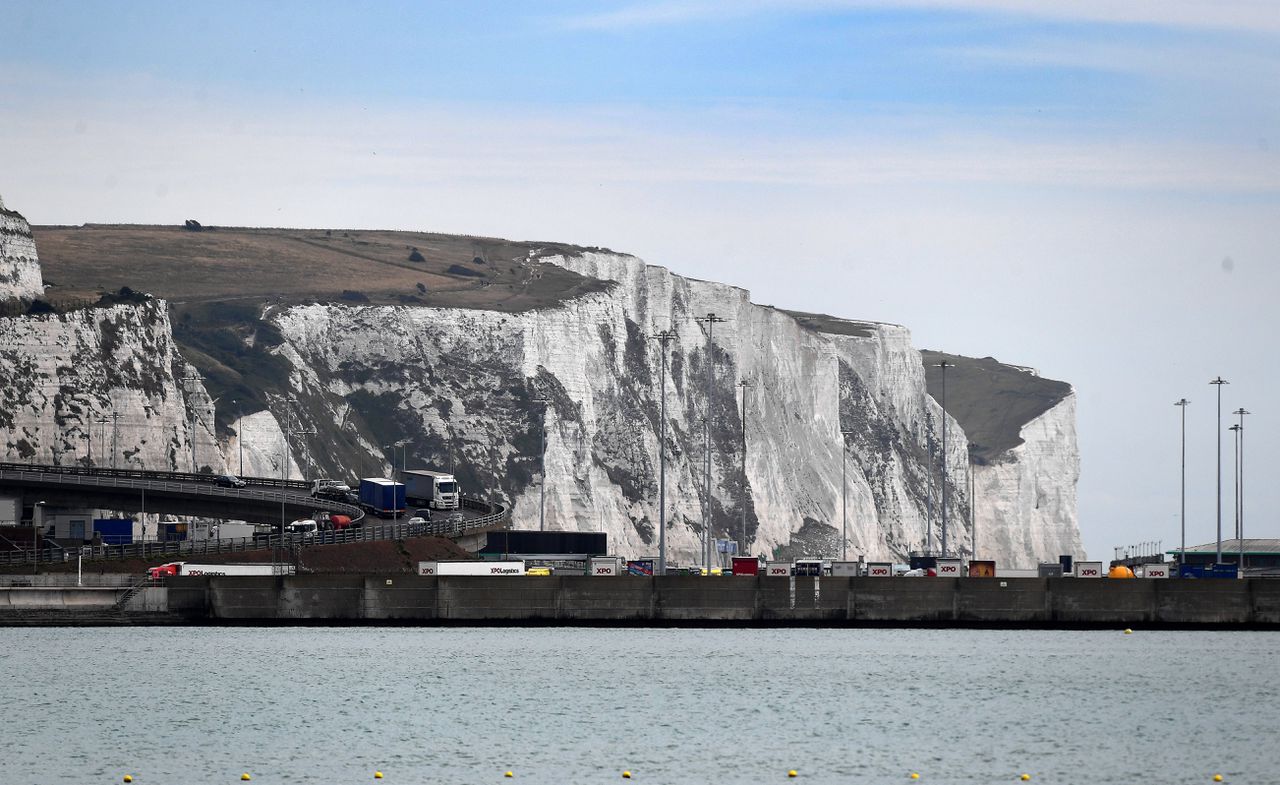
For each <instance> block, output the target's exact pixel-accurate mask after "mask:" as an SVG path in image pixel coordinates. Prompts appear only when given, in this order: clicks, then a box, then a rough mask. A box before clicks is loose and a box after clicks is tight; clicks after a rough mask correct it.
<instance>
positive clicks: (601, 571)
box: [587, 556, 622, 578]
mask: <svg viewBox="0 0 1280 785" xmlns="http://www.w3.org/2000/svg"><path fill="white" fill-rule="evenodd" d="M587 574H588V575H598V576H601V577H610V578H616V577H617V576H619V575H621V574H622V559H621V558H620V557H618V556H593V557H592V558H591V560H590V561H588V562H587Z"/></svg>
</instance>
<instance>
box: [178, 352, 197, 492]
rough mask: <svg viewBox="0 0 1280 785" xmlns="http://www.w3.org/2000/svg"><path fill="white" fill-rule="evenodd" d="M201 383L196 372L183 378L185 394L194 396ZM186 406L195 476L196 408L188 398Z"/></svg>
mask: <svg viewBox="0 0 1280 785" xmlns="http://www.w3.org/2000/svg"><path fill="white" fill-rule="evenodd" d="M199 382H200V377H199V376H197V375H196V373H195V371H194V370H193V371H192V372H191V374H190V375H188V376H184V377H182V390H183V392H185V393H187V395H188V396H194V395H195V391H196V387H195V385H196V384H198V383H199ZM186 404H187V421H188V422H189V423H190V426H189V427H190V430H189V431H188V433H190V434H191V473H192V474H195V473H196V407H195V406H194V405H193V404H192V402H191V400H190V397H188V399H187V401H186Z"/></svg>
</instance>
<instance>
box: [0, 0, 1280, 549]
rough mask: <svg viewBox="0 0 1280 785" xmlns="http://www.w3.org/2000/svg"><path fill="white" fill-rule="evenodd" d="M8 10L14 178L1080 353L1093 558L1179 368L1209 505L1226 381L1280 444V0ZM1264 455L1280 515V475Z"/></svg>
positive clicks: (49, 213)
mask: <svg viewBox="0 0 1280 785" xmlns="http://www.w3.org/2000/svg"><path fill="white" fill-rule="evenodd" d="M4 20H5V24H4V26H3V27H0V146H3V147H5V148H7V149H10V150H14V149H17V150H21V151H22V154H21V155H18V156H14V157H11V158H9V159H7V160H6V163H5V165H4V167H3V169H0V194H3V196H4V197H5V198H6V200H7V201H8V203H9V204H10V205H11V206H13V207H16V208H17V209H20V210H22V211H23V212H24V213H25V214H26V215H28V217H30V218H31V220H33V221H34V222H38V223H79V222H85V221H104V222H106V221H128V222H160V223H175V222H177V221H180V220H182V219H184V218H187V217H192V216H197V217H199V218H200V219H201V220H204V221H206V222H211V223H220V224H240V225H287V226H344V227H350V226H356V227H381V228H404V229H423V230H437V231H457V232H468V233H477V234H492V235H500V236H507V237H519V238H543V239H553V240H563V241H568V242H578V243H582V244H588V245H604V246H608V247H612V248H615V249H618V250H625V251H629V252H632V253H635V254H637V255H639V256H642V257H644V258H645V259H646V260H648V261H651V262H654V263H657V264H663V265H667V266H669V267H671V268H672V269H674V270H676V271H678V272H681V273H684V274H688V275H691V276H694V277H700V278H712V279H718V280H723V281H727V282H731V283H735V284H738V285H741V286H744V287H746V288H748V289H751V290H752V291H754V292H756V299H757V301H761V302H768V303H771V304H776V305H780V306H785V307H792V308H800V309H806V310H815V311H825V312H829V313H835V314H838V315H843V316H850V317H856V318H871V319H881V320H885V321H892V322H896V323H902V324H905V325H907V326H909V327H911V328H912V330H913V332H914V334H915V337H916V342H917V344H918V345H921V346H926V347H930V348H939V349H945V350H949V351H956V352H961V353H965V354H973V355H979V356H981V355H993V356H996V357H998V358H1000V359H1003V360H1006V361H1009V362H1014V363H1018V364H1025V365H1032V366H1036V367H1039V368H1040V369H1041V370H1042V372H1043V373H1044V374H1045V375H1047V376H1052V377H1055V378H1061V379H1065V380H1067V381H1070V382H1072V383H1073V384H1074V385H1075V386H1076V388H1077V390H1078V391H1079V394H1080V441H1081V447H1082V451H1083V476H1082V480H1081V486H1080V503H1081V527H1082V530H1083V531H1084V534H1085V539H1086V545H1087V546H1088V548H1089V549H1090V551H1091V552H1092V553H1093V555H1095V556H1099V557H1106V556H1109V554H1110V548H1111V547H1112V546H1114V545H1123V544H1126V543H1130V542H1135V541H1139V540H1152V539H1159V538H1162V537H1163V538H1164V539H1165V540H1166V542H1172V540H1173V539H1174V537H1173V529H1172V523H1171V515H1172V514H1173V513H1176V510H1177V498H1176V491H1177V484H1176V479H1177V478H1176V472H1177V463H1176V448H1177V444H1176V437H1177V430H1176V414H1177V411H1176V409H1175V408H1174V407H1173V406H1172V402H1173V401H1174V400H1177V399H1178V398H1180V397H1182V396H1184V395H1185V396H1187V397H1189V398H1191V399H1192V400H1193V402H1194V403H1193V407H1192V411H1191V412H1189V413H1188V415H1189V423H1188V427H1189V435H1190V437H1191V441H1190V442H1189V449H1190V450H1191V459H1190V465H1189V472H1190V480H1191V483H1190V493H1191V499H1190V501H1189V514H1190V515H1191V517H1192V519H1193V524H1192V525H1193V532H1198V533H1197V534H1195V535H1194V536H1193V537H1192V539H1194V540H1195V541H1197V542H1199V541H1203V540H1205V539H1208V538H1209V536H1210V535H1211V531H1210V529H1208V528H1206V521H1211V520H1212V515H1213V510H1212V503H1213V499H1212V487H1213V486H1212V480H1213V477H1212V471H1213V466H1212V464H1211V463H1207V462H1206V461H1207V460H1209V459H1208V458H1206V456H1210V455H1211V451H1212V447H1213V438H1214V423H1213V422H1212V421H1211V420H1210V419H1209V417H1208V415H1209V412H1210V409H1209V406H1208V405H1207V404H1208V403H1209V395H1210V392H1211V391H1210V390H1209V388H1208V387H1207V386H1206V383H1207V381H1208V379H1210V378H1212V377H1214V376H1216V375H1218V374H1222V375H1223V376H1225V377H1227V378H1229V379H1231V380H1232V381H1233V385H1232V387H1231V388H1229V392H1228V393H1227V395H1228V397H1227V399H1226V400H1227V401H1228V402H1229V403H1230V405H1229V406H1227V407H1226V409H1227V410H1228V411H1229V410H1231V409H1234V408H1236V407H1237V406H1239V405H1245V406H1246V408H1249V409H1251V410H1253V411H1254V412H1256V413H1255V415H1253V417H1252V418H1251V419H1250V421H1249V423H1247V425H1248V426H1250V427H1251V429H1252V430H1251V431H1250V432H1249V433H1250V434H1252V435H1254V437H1255V438H1253V439H1251V440H1250V441H1249V444H1250V449H1251V454H1250V457H1249V466H1251V467H1253V472H1254V473H1253V474H1252V476H1255V477H1264V476H1266V473H1267V472H1268V471H1269V470H1274V469H1276V468H1277V466H1278V464H1280V447H1277V446H1276V445H1275V444H1274V443H1273V442H1272V440H1270V439H1268V438H1267V437H1266V434H1269V433H1270V434H1274V433H1275V431H1276V425H1277V423H1278V422H1280V421H1278V420H1277V419H1276V417H1275V416H1274V414H1273V413H1270V412H1267V410H1266V402H1267V401H1268V400H1274V399H1276V397H1277V396H1276V394H1275V393H1276V389H1277V383H1278V382H1280V372H1277V371H1275V370H1272V369H1271V368H1270V367H1268V366H1267V364H1266V362H1265V361H1260V360H1261V358H1265V357H1266V356H1267V354H1268V350H1269V349H1270V348H1271V343H1270V339H1271V337H1272V336H1274V335H1276V334H1278V333H1280V321H1278V320H1277V317H1276V316H1275V313H1274V309H1273V307H1272V305H1271V299H1272V298H1273V297H1274V295H1275V293H1276V292H1277V291H1280V272H1278V271H1280V264H1277V263H1278V262H1280V259H1278V258H1277V255H1278V253H1280V251H1278V250H1277V249H1280V242H1278V241H1280V10H1277V9H1276V7H1275V5H1274V4H1273V3H1270V2H1262V1H1261V0H1227V1H1226V2H1216V3H1215V2H1199V1H1198V0H1164V1H1163V2H1149V1H1148V0H1107V1H1106V2H1104V1H1103V0H1077V2H1073V3H1070V4H1065V3H1051V2H1031V1H1030V0H796V1H795V2H780V1H779V0H739V2H716V1H714V0H704V1H700V0H683V1H677V2H665V3H651V4H632V3H581V2H564V3H539V4H531V3H518V2H509V3H501V2H470V3H436V4H426V3H402V4H393V3H367V4H362V5H348V4H336V3H305V4H304V3H227V2H222V3H216V4H201V3H191V4H172V3H137V2H135V3H93V2H87V3H56V2H38V3H36V2H31V3H27V2H16V1H15V0H10V1H9V2H7V3H6V4H5V6H4ZM1202 402H1203V403H1204V404H1205V405H1204V406H1202V405H1201V404H1202ZM1227 471H1228V480H1229V479H1230V478H1229V472H1230V466H1229V465H1228V467H1227ZM1251 487H1252V489H1253V490H1251V491H1250V495H1249V505H1250V507H1251V509H1254V510H1256V511H1257V512H1256V513H1255V514H1254V515H1252V516H1250V520H1251V521H1252V522H1254V523H1255V524H1256V525H1257V526H1259V527H1263V526H1269V527H1270V528H1269V529H1268V530H1266V533H1268V534H1270V535H1271V536H1280V527H1277V525H1276V523H1275V521H1274V517H1273V516H1271V517H1269V516H1270V513H1269V511H1270V510H1274V509H1276V508H1277V506H1280V491H1277V490H1274V489H1272V488H1270V487H1267V486H1266V485H1265V484H1264V483H1261V482H1259V483H1254V484H1253V485H1252V486H1251ZM1228 509H1229V507H1228ZM1260 533H1261V532H1260Z"/></svg>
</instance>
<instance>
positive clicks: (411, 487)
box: [401, 469, 462, 510]
mask: <svg viewBox="0 0 1280 785" xmlns="http://www.w3.org/2000/svg"><path fill="white" fill-rule="evenodd" d="M401 474H403V475H404V478H403V479H404V495H405V498H406V499H411V500H413V501H415V502H418V503H420V504H425V505H427V507H428V508H430V509H433V510H456V509H458V507H459V506H460V505H461V504H462V494H461V493H460V492H459V490H458V480H457V478H456V477H454V476H453V475H452V474H448V473H446V472H433V471H430V470H428V469H409V470H408V471H405V472H401Z"/></svg>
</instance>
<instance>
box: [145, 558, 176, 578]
mask: <svg viewBox="0 0 1280 785" xmlns="http://www.w3.org/2000/svg"><path fill="white" fill-rule="evenodd" d="M181 564H182V562H178V561H172V562H169V563H168V564H161V565H160V566H159V567H150V568H148V569H147V577H148V578H150V579H151V580H153V581H156V580H160V579H161V578H170V577H173V576H175V575H177V574H178V567H179V566H180V565H181Z"/></svg>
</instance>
